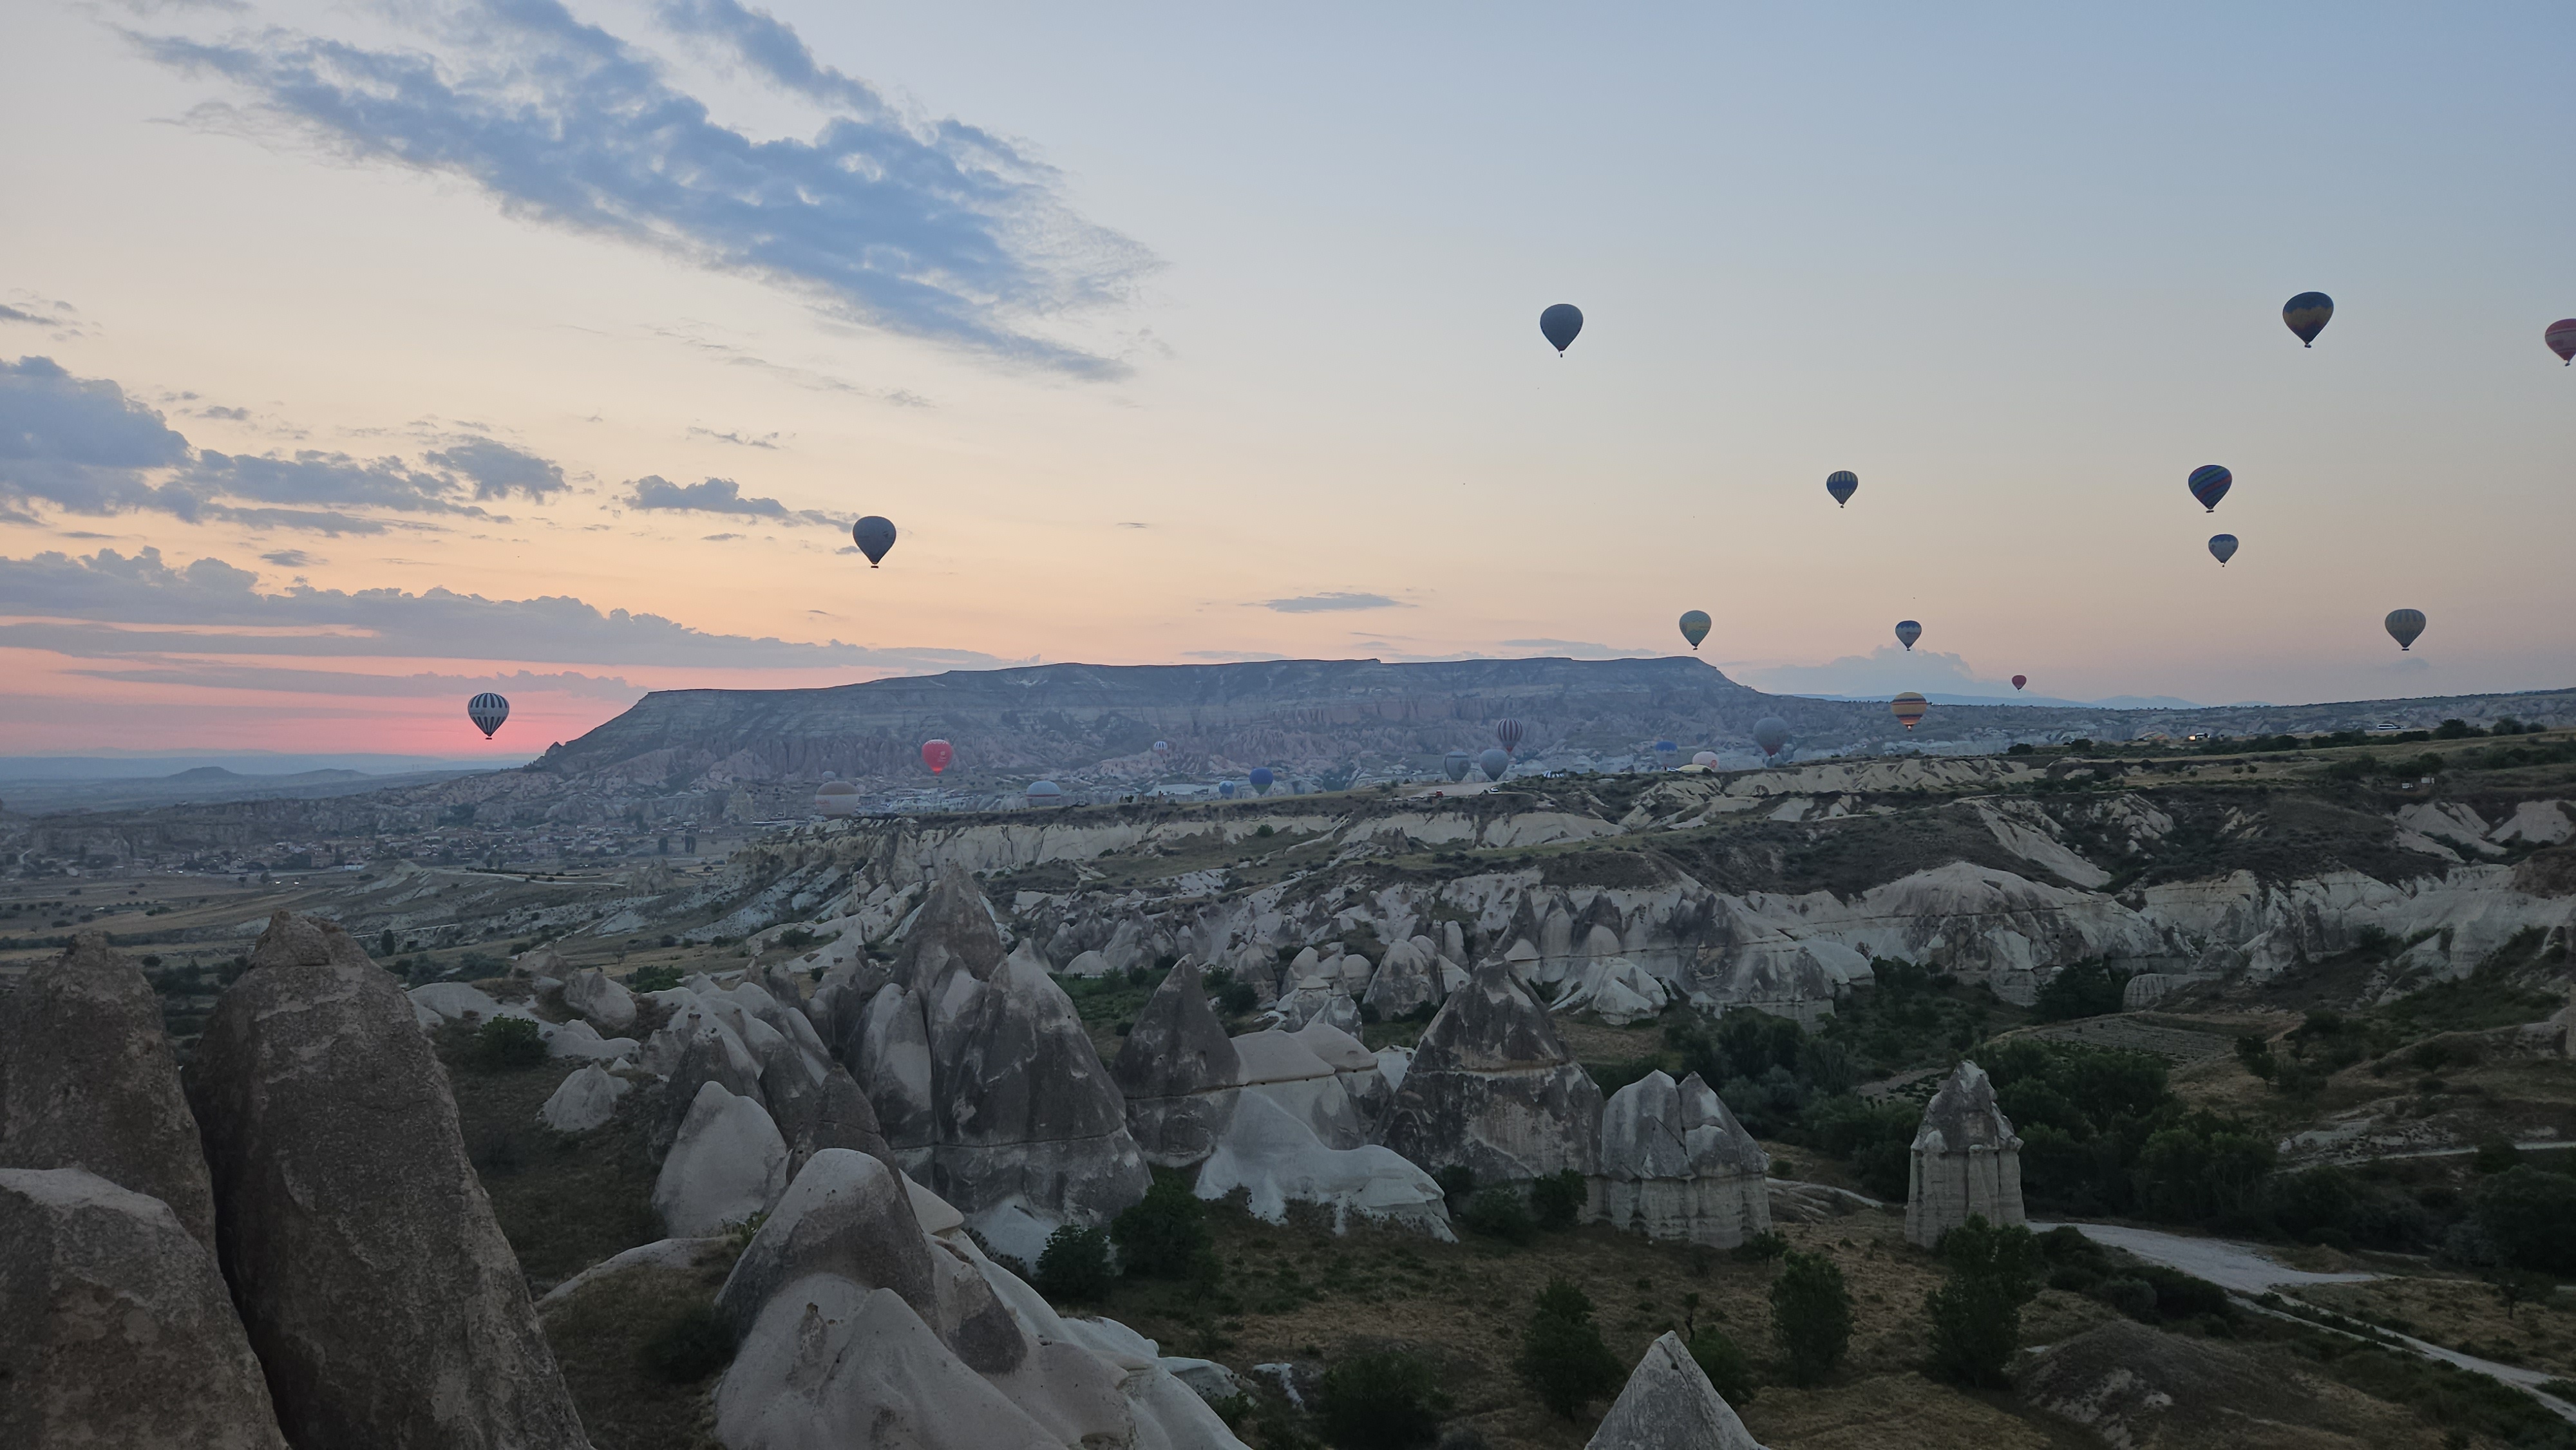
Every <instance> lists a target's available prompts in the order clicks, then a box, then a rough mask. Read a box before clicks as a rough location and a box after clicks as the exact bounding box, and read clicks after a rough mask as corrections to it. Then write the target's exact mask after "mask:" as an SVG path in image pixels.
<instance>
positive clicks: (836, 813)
mask: <svg viewBox="0 0 2576 1450" xmlns="http://www.w3.org/2000/svg"><path fill="white" fill-rule="evenodd" d="M858 813H859V788H858V787H857V786H855V785H852V784H850V783H849V782H848V781H846V780H827V781H825V782H823V783H822V784H821V785H818V786H816V787H814V814H816V815H818V816H822V817H824V818H825V819H827V820H835V821H837V820H843V819H846V818H847V817H850V816H855V815H857V814H858Z"/></svg>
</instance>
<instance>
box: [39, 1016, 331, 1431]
mask: <svg viewBox="0 0 2576 1450" xmlns="http://www.w3.org/2000/svg"><path fill="white" fill-rule="evenodd" d="M155 1031H156V1032H157V1031H158V1026H157V1024H156V1026H155ZM0 1445H9V1446H23V1447H26V1450H52V1447H57V1446H59V1447H65V1450H68V1447H73V1446H134V1447H138V1450H140V1447H145V1446H149V1447H153V1450H161V1447H170V1450H285V1446H286V1440H285V1438H284V1437H283V1436H281V1435H280V1434H279V1433H278V1429H277V1415H276V1412H275V1410H274V1409H273V1408H272V1407H271V1405H270V1403H269V1397H268V1385H267V1383H266V1382H265V1381H264V1380H263V1379H262V1378H261V1376H260V1366H259V1361H258V1360H256V1359H254V1358H252V1357H251V1352H250V1342H249V1341H248V1340H247V1339H246V1338H244V1336H243V1334H242V1326H241V1321H240V1319H238V1318H236V1317H235V1316H234V1313H233V1304H232V1297H231V1295H230V1293H229V1292H228V1291H227V1290H226V1289H225V1286H224V1280H223V1276H222V1275H221V1274H220V1273H218V1272H217V1271H216V1267H215V1256H214V1254H213V1253H212V1252H210V1251H209V1250H208V1249H207V1248H206V1246H205V1245H204V1244H201V1243H199V1242H198V1241H197V1240H196V1238H195V1237H194V1236H193V1235H191V1234H190V1232H189V1231H188V1230H187V1228H186V1227H185V1226H183V1225H182V1224H181V1223H180V1222H179V1220H178V1217H177V1216H176V1215H174V1214H172V1213H171V1211H170V1207H169V1205H168V1204H165V1203H163V1202H162V1201H161V1200H159V1199H157V1198H152V1197H148V1196H146V1195H144V1194H140V1193H131V1192H128V1191H127V1190H125V1189H123V1188H119V1187H117V1186H116V1185H115V1184H113V1183H110V1182H108V1181H107V1180H106V1179H104V1178H101V1177H99V1176H98V1175H96V1174H94V1173H90V1172H87V1171H85V1170H83V1169H79V1168H53V1169H31V1168H0Z"/></svg>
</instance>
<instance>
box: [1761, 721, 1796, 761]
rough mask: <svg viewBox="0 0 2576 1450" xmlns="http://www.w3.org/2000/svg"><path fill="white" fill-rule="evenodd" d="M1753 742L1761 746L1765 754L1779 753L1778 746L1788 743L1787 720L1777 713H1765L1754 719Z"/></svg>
mask: <svg viewBox="0 0 2576 1450" xmlns="http://www.w3.org/2000/svg"><path fill="white" fill-rule="evenodd" d="M1753 743H1754V744H1756V745H1759V746H1761V747H1762V753H1763V754H1765V755H1777V754H1779V753H1780V747H1781V746H1783V745H1786V744H1788V743H1789V722H1788V721H1786V720H1783V719H1781V718H1780V717H1779V716H1777V715H1765V716H1763V717H1762V718H1761V719H1759V720H1756V721H1754V722H1753Z"/></svg>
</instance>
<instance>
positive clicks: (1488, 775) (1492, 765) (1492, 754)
mask: <svg viewBox="0 0 2576 1450" xmlns="http://www.w3.org/2000/svg"><path fill="white" fill-rule="evenodd" d="M1476 768H1477V769H1478V770H1481V771H1483V772H1484V773H1485V779H1487V780H1501V779H1502V778H1503V772H1504V771H1507V770H1509V769H1511V768H1512V758H1511V757H1510V756H1508V755H1505V754H1504V753H1503V752H1501V751H1499V750H1488V751H1486V752H1485V753H1484V754H1482V755H1479V756H1477V757H1476Z"/></svg>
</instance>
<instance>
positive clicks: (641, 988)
mask: <svg viewBox="0 0 2576 1450" xmlns="http://www.w3.org/2000/svg"><path fill="white" fill-rule="evenodd" d="M662 944H663V945H664V946H669V945H670V943H669V942H668V941H665V942H663V943H662ZM678 985H680V969H679V968H678V967H674V966H671V965H669V964H667V963H666V964H663V965H660V966H651V967H637V968H636V969H635V971H634V974H633V975H631V976H629V977H628V978H627V979H626V990H628V991H630V992H633V993H635V994H636V995H638V996H641V995H643V994H644V993H646V992H667V991H669V990H671V989H672V988H673V987H676V986H678Z"/></svg>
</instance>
